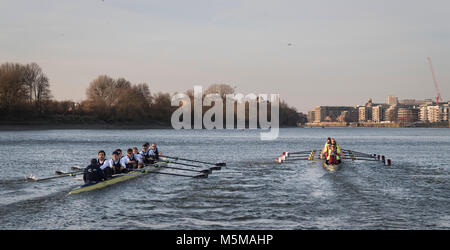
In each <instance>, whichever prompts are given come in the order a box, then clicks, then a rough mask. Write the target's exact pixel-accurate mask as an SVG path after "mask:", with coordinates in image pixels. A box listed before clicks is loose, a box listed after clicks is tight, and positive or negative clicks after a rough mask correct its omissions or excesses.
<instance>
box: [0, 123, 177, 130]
mask: <svg viewBox="0 0 450 250" xmlns="http://www.w3.org/2000/svg"><path fill="white" fill-rule="evenodd" d="M65 129H68V130H91V129H92V130H99V129H105V130H114V129H120V130H140V129H172V127H171V126H166V125H156V124H0V131H22V130H26V131H30V130H65Z"/></svg>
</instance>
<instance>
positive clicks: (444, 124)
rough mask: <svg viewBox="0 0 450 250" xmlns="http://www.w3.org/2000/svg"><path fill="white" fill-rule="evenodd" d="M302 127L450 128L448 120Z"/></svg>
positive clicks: (321, 123) (309, 124)
mask: <svg viewBox="0 0 450 250" xmlns="http://www.w3.org/2000/svg"><path fill="white" fill-rule="evenodd" d="M303 127H314V128H318V127H319V128H320V127H323V128H325V127H328V128H330V127H341V128H344V127H350V128H450V123H449V122H439V123H405V122H392V123H373V122H362V123H357V122H351V123H345V122H318V123H306V124H304V125H303Z"/></svg>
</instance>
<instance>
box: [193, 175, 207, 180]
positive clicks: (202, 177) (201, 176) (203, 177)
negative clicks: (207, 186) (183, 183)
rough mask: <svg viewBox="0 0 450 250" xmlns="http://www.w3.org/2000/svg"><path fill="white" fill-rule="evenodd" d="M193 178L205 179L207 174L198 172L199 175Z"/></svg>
mask: <svg viewBox="0 0 450 250" xmlns="http://www.w3.org/2000/svg"><path fill="white" fill-rule="evenodd" d="M193 178H195V179H206V178H208V175H207V174H199V175H196V176H194V177H193Z"/></svg>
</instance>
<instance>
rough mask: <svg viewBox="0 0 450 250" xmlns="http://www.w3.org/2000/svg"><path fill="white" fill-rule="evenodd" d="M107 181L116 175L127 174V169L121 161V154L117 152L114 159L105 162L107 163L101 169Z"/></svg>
mask: <svg viewBox="0 0 450 250" xmlns="http://www.w3.org/2000/svg"><path fill="white" fill-rule="evenodd" d="M100 168H101V169H102V170H103V172H104V173H105V176H106V178H107V179H110V178H111V177H112V175H114V174H120V173H126V172H127V167H126V165H125V164H124V163H123V161H121V160H120V154H119V152H117V151H114V152H113V153H112V159H111V160H109V161H105V163H104V164H103V165H102V166H101V167H100Z"/></svg>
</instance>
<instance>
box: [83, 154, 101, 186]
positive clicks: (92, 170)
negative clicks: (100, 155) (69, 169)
mask: <svg viewBox="0 0 450 250" xmlns="http://www.w3.org/2000/svg"><path fill="white" fill-rule="evenodd" d="M97 160H98V159H95V158H94V159H92V160H91V164H90V165H89V166H87V167H86V168H85V169H84V174H83V180H84V183H86V184H92V183H97V182H100V181H104V180H106V176H105V174H104V173H103V170H101V169H100V165H99V164H98V161H97Z"/></svg>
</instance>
